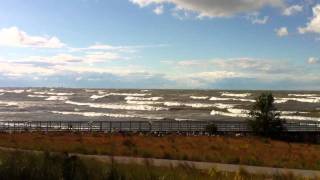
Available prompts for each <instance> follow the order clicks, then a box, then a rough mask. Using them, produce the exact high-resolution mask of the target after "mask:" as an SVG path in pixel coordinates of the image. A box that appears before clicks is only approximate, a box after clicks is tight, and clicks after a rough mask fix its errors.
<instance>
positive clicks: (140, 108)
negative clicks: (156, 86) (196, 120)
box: [65, 101, 168, 111]
mask: <svg viewBox="0 0 320 180" xmlns="http://www.w3.org/2000/svg"><path fill="white" fill-rule="evenodd" d="M65 103H66V104H72V105H78V106H89V107H92V108H103V109H119V110H121V109H122V110H137V111H161V110H168V108H164V107H155V106H149V105H123V104H100V103H99V104H98V103H81V102H74V101H66V102H65Z"/></svg>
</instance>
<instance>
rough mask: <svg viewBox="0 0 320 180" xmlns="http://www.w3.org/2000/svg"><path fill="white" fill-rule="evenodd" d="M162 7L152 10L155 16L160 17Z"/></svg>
mask: <svg viewBox="0 0 320 180" xmlns="http://www.w3.org/2000/svg"><path fill="white" fill-rule="evenodd" d="M163 11H164V10H163V6H162V5H161V6H157V7H156V8H155V9H154V10H153V12H154V13H155V14H157V15H160V14H163Z"/></svg>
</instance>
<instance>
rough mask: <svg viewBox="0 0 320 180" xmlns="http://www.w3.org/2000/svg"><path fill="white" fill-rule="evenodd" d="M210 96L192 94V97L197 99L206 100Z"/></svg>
mask: <svg viewBox="0 0 320 180" xmlns="http://www.w3.org/2000/svg"><path fill="white" fill-rule="evenodd" d="M208 98H209V97H208V96H190V99H197V100H205V99H208Z"/></svg>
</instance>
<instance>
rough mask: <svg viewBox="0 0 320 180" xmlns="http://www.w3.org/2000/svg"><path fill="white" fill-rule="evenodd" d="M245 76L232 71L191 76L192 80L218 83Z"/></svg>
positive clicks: (209, 72)
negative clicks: (221, 80) (222, 80)
mask: <svg viewBox="0 0 320 180" xmlns="http://www.w3.org/2000/svg"><path fill="white" fill-rule="evenodd" d="M242 76H243V75H242V74H241V73H238V72H232V71H207V72H200V73H193V74H190V75H189V77H190V78H196V79H201V80H204V81H210V82H213V81H216V80H219V79H228V78H235V77H242Z"/></svg>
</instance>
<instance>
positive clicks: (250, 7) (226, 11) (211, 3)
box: [130, 0, 284, 18]
mask: <svg viewBox="0 0 320 180" xmlns="http://www.w3.org/2000/svg"><path fill="white" fill-rule="evenodd" d="M130 1H131V2H132V3H134V4H137V5H138V6H140V7H146V6H150V5H164V4H172V5H174V6H175V8H174V9H175V10H176V11H183V12H191V13H195V14H197V17H199V18H202V17H209V18H214V17H230V16H234V15H236V14H240V13H250V12H254V11H257V10H259V9H261V8H263V7H265V6H273V7H283V6H284V1H283V0H130Z"/></svg>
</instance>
